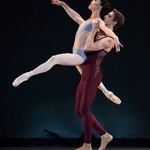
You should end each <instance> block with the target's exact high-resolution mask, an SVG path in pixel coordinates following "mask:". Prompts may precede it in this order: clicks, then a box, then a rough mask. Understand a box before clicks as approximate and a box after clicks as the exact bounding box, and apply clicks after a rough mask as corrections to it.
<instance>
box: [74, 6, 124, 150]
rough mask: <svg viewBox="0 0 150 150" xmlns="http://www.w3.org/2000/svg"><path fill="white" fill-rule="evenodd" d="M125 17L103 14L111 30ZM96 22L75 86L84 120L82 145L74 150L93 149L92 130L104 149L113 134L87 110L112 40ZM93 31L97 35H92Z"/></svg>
mask: <svg viewBox="0 0 150 150" xmlns="http://www.w3.org/2000/svg"><path fill="white" fill-rule="evenodd" d="M124 21H125V19H124V16H123V15H122V14H121V13H120V12H119V11H117V10H116V9H114V10H113V11H112V12H110V13H109V14H108V15H106V16H105V19H104V22H105V24H106V25H107V26H109V28H110V29H111V30H113V29H116V28H117V27H121V26H122V25H123V24H124ZM97 24H98V21H97V22H96V21H95V22H94V21H93V29H92V31H91V33H90V34H89V36H88V38H87V41H86V44H85V47H84V49H85V50H86V51H89V49H91V50H94V52H88V53H87V60H86V62H85V63H83V64H82V65H81V70H82V77H81V80H80V83H79V85H78V88H77V96H76V110H75V111H76V113H77V114H78V115H79V116H81V117H82V119H83V127H84V144H83V146H82V147H80V148H78V149H77V150H92V147H91V135H92V129H95V130H96V131H97V132H98V133H99V134H100V136H101V145H100V147H99V149H98V150H104V149H106V146H107V144H108V143H109V142H110V141H112V139H113V136H112V135H110V134H109V133H107V132H106V131H105V129H104V128H103V127H102V125H101V124H100V123H99V122H98V121H97V119H96V118H95V116H94V115H93V114H92V113H91V111H90V106H91V105H92V103H93V101H94V98H95V96H96V91H97V87H98V86H99V84H100V83H101V81H102V70H101V68H100V65H101V63H102V61H103V59H104V57H105V56H106V55H107V54H108V52H109V51H110V50H111V49H112V47H113V39H112V38H111V37H109V36H107V35H106V34H105V33H103V32H99V33H97V27H98V25H97ZM95 34H96V35H97V36H95Z"/></svg>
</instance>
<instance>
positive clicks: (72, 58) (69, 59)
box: [13, 53, 84, 87]
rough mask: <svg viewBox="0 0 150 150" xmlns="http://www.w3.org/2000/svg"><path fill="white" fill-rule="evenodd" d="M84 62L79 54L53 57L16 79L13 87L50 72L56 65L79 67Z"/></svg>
mask: <svg viewBox="0 0 150 150" xmlns="http://www.w3.org/2000/svg"><path fill="white" fill-rule="evenodd" d="M83 62H84V59H83V58H82V57H81V56H79V55H78V54H69V53H67V54H59V55H54V56H52V57H51V58H50V59H49V60H48V61H46V62H45V63H43V64H41V65H40V66H38V67H37V68H35V69H34V70H32V71H29V72H26V73H24V74H22V75H20V76H19V77H18V78H16V79H15V80H14V82H13V86H14V87H17V86H18V85H20V84H21V83H22V82H24V81H27V80H28V79H29V78H30V77H31V76H34V75H37V74H40V73H44V72H47V71H49V70H50V69H51V68H52V67H53V66H54V65H64V66H77V65H80V64H82V63H83Z"/></svg>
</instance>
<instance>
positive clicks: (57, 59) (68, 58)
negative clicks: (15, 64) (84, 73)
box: [13, 0, 120, 104]
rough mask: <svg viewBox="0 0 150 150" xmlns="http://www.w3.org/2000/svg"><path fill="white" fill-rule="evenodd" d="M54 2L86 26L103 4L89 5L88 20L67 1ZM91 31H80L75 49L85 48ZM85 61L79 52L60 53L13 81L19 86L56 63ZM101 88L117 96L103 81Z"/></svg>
mask: <svg viewBox="0 0 150 150" xmlns="http://www.w3.org/2000/svg"><path fill="white" fill-rule="evenodd" d="M52 4H55V5H58V6H62V7H63V8H64V9H65V11H66V12H67V14H68V15H69V16H70V17H71V18H72V19H73V20H74V21H76V22H77V23H78V24H79V25H80V26H84V24H85V23H86V22H87V21H89V20H90V21H94V20H95V19H96V18H99V12H100V10H101V6H100V5H99V4H100V0H95V1H91V4H90V5H89V9H90V10H91V11H92V15H91V17H90V18H89V19H88V20H86V21H84V20H83V19H82V18H81V16H80V15H79V14H78V13H77V12H75V11H74V10H72V9H71V8H70V7H69V6H68V5H67V4H66V3H64V2H62V1H59V0H53V1H52ZM98 22H99V26H100V27H101V28H102V29H103V30H104V31H105V32H106V33H107V34H109V35H110V36H113V37H116V36H115V34H114V33H113V32H112V30H110V29H109V28H107V27H106V26H105V24H104V23H103V21H102V20H101V19H99V21H98ZM89 33H90V32H84V31H83V32H80V33H79V34H78V35H77V36H76V38H75V41H74V46H73V49H82V50H83V49H84V46H85V43H86V40H87V37H88V35H89ZM117 39H118V38H116V41H117ZM116 45H117V46H118V45H120V42H119V41H117V42H116ZM99 46H100V45H99ZM117 46H116V47H117ZM118 47H119V46H118ZM101 48H102V47H99V50H100V49H101ZM119 50H120V49H118V51H119ZM83 62H84V60H83V58H82V57H81V56H80V55H78V54H68V53H67V54H58V55H55V56H52V57H51V58H50V59H49V60H48V61H47V62H45V63H43V64H41V65H40V66H38V67H37V68H35V69H34V70H32V71H30V72H27V73H24V74H22V75H21V76H19V77H18V78H16V79H15V80H14V82H13V86H15V87H17V86H18V85H20V84H21V83H22V82H24V81H27V80H28V79H29V78H30V77H31V76H33V75H37V74H40V73H44V72H47V71H49V70H50V69H51V68H52V67H53V66H54V65H56V64H59V65H66V66H79V65H80V64H82V63H83ZM77 68H78V67H77ZM99 88H100V89H101V90H102V91H103V93H104V94H105V95H106V93H107V95H110V94H111V95H112V96H113V98H115V95H114V94H113V93H112V92H110V91H108V90H107V89H106V88H105V86H104V85H103V84H102V83H101V84H100V86H99ZM107 97H108V96H107ZM109 99H110V98H109ZM111 99H112V98H111ZM114 102H115V101H114ZM115 103H118V102H115ZM118 104H119V103H118Z"/></svg>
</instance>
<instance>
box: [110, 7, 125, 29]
mask: <svg viewBox="0 0 150 150" xmlns="http://www.w3.org/2000/svg"><path fill="white" fill-rule="evenodd" d="M112 11H113V13H114V21H116V22H117V24H116V25H115V26H114V30H116V29H119V28H120V27H121V26H123V24H124V22H125V17H124V16H123V14H122V13H121V12H119V11H118V10H117V9H113V10H112Z"/></svg>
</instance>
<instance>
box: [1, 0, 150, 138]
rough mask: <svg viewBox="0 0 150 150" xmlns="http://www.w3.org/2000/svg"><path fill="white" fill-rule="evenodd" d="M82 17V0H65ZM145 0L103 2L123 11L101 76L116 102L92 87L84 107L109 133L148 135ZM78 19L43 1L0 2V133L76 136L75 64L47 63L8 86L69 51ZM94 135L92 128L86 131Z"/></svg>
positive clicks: (84, 6) (78, 128) (85, 11)
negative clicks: (89, 105) (116, 48)
mask: <svg viewBox="0 0 150 150" xmlns="http://www.w3.org/2000/svg"><path fill="white" fill-rule="evenodd" d="M65 2H66V3H67V4H69V5H70V6H71V7H72V8H73V9H75V10H76V11H77V12H79V13H80V14H81V16H82V17H83V18H84V19H87V18H88V17H89V16H90V11H89V10H88V9H87V7H88V4H89V3H90V1H88V0H82V1H81V0H69V1H67V0H66V1H65ZM146 2H148V1H146V0H142V1H140V0H126V1H117V0H111V3H112V4H113V5H112V8H113V7H115V8H117V9H118V10H120V11H121V12H122V13H123V14H124V15H125V17H126V22H125V25H124V27H122V29H120V30H119V31H118V32H117V35H118V36H119V37H120V41H121V42H122V44H123V45H124V48H122V49H121V52H120V53H119V54H116V53H115V51H114V50H113V51H112V52H111V53H110V54H109V55H108V57H107V58H106V59H105V61H104V63H103V65H102V67H103V82H104V84H105V85H106V86H107V88H108V89H110V90H112V91H113V92H114V93H116V94H117V95H118V96H119V97H120V98H121V99H122V104H121V105H120V106H118V105H115V104H113V103H111V102H110V101H108V100H107V99H106V98H105V97H104V95H103V94H102V93H101V92H100V91H98V93H97V96H96V100H95V103H94V104H93V106H92V111H93V113H94V114H95V115H96V117H97V118H98V119H99V120H100V122H101V124H102V125H103V126H104V128H105V129H106V130H107V131H108V132H110V133H111V134H113V135H114V137H116V138H150V130H149V128H150V96H149V89H150V87H149V83H150V80H149V60H148V57H149V54H150V52H149V51H150V50H149V34H148V33H150V32H149V26H150V24H149V10H148V9H149V7H148V4H146ZM77 28H78V25H77V24H76V23H75V22H73V21H72V20H71V19H70V18H69V17H68V16H67V14H66V13H65V11H64V10H63V9H62V8H60V7H57V6H53V5H51V4H50V1H49V0H44V1H40V0H27V1H19V0H14V1H9V0H7V1H1V4H0V43H1V44H0V70H1V71H0V137H1V138H8V137H9V138H45V137H47V133H46V132H45V129H47V130H48V131H50V132H54V133H57V134H58V135H60V136H62V137H67V138H78V137H79V136H80V135H81V134H82V132H83V129H82V123H81V119H80V118H79V117H78V116H76V115H75V113H74V107H75V94H76V88H77V85H78V82H79V80H80V75H79V73H78V72H77V71H76V69H75V67H65V66H55V67H54V68H53V69H52V70H51V71H49V72H47V73H45V74H41V75H38V76H34V77H33V78H31V79H30V80H29V81H28V82H25V83H23V84H22V85H20V86H19V87H17V88H14V87H13V86H12V85H11V84H12V81H13V80H14V79H15V78H16V77H17V76H18V75H20V74H22V73H24V72H26V71H29V70H32V69H33V68H35V67H36V66H38V65H40V64H41V63H43V62H45V61H46V60H47V59H48V58H49V57H50V56H52V55H55V54H58V53H64V52H69V53H70V52H71V51H72V45H73V41H74V35H75V32H76V30H77ZM93 134H94V135H95V136H98V135H97V134H96V133H93Z"/></svg>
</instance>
